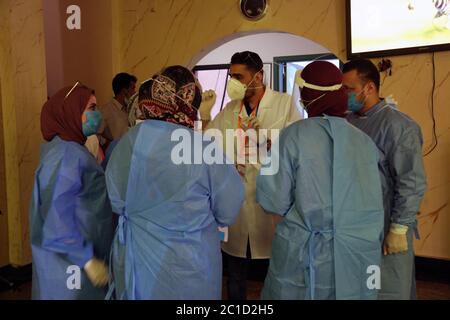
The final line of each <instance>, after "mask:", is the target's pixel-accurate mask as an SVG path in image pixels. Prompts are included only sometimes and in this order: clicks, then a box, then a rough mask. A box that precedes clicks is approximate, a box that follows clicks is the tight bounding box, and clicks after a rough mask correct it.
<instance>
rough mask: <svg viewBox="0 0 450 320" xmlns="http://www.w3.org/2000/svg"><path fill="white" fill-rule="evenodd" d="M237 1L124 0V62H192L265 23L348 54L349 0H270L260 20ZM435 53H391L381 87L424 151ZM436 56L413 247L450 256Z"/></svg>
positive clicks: (442, 61)
mask: <svg viewBox="0 0 450 320" xmlns="http://www.w3.org/2000/svg"><path fill="white" fill-rule="evenodd" d="M237 2H238V1H230V0H215V1H207V0H196V1H192V0H177V1H164V0H157V1H150V0H147V1H145V0H142V1H138V0H129V1H118V2H117V5H118V8H119V10H118V21H119V24H120V29H119V31H118V32H117V34H118V35H119V37H120V38H119V54H120V67H122V68H124V69H129V70H131V71H132V72H135V73H136V74H137V75H138V77H139V78H140V79H145V78H147V77H149V76H150V75H151V74H152V73H153V72H155V71H158V70H159V69H161V68H162V67H163V66H165V65H170V64H175V63H177V64H187V65H190V66H193V65H194V64H195V63H196V62H197V61H198V59H199V58H200V57H202V56H203V55H204V54H205V52H207V51H208V50H210V49H211V48H214V47H216V46H217V45H218V44H220V43H221V42H223V41H224V39H227V38H230V37H233V36H234V35H236V34H239V33H246V32H249V31H251V32H255V31H261V30H275V31H284V32H289V33H292V34H296V35H300V36H303V37H305V38H308V39H310V40H313V41H315V42H317V43H319V44H320V45H322V46H324V47H326V48H328V49H329V50H330V51H331V52H333V53H334V54H336V55H337V56H338V57H340V58H341V59H342V60H344V61H345V60H346V59H345V58H346V50H345V43H346V41H345V1H344V0H319V1H283V0H272V1H271V2H270V10H269V12H268V14H267V16H266V17H265V18H264V19H263V20H261V21H258V22H250V21H247V20H245V19H243V18H242V16H241V15H240V13H239V10H238V7H237V5H236V3H237ZM268 45H270V44H268ZM431 57H432V55H431V54H420V55H410V56H397V57H392V61H393V64H394V68H393V74H392V76H391V77H387V78H386V79H385V80H384V81H383V86H382V94H384V95H389V94H393V95H394V97H395V98H396V99H397V100H398V102H399V107H400V109H401V110H402V111H403V112H405V113H407V114H408V115H410V116H411V117H412V118H413V119H415V120H416V121H417V122H418V123H419V124H420V126H421V127H422V131H423V135H424V140H425V143H424V151H426V150H427V147H428V146H429V145H430V144H431V142H432V140H431V139H432V135H431V133H432V122H431V116H430V111H429V110H430V94H431V88H432V65H431ZM375 62H377V60H375ZM435 62H436V91H435V114H436V119H437V135H438V136H439V146H438V148H437V149H436V150H435V151H434V152H433V153H432V154H430V155H429V156H428V157H426V158H425V166H426V171H427V176H428V185H429V187H428V192H427V194H426V196H425V199H424V201H423V203H422V206H421V210H420V215H419V224H420V230H421V236H422V239H421V240H420V241H417V242H416V243H415V248H416V252H417V254H418V255H421V256H426V257H436V258H445V259H450V232H449V230H450V206H449V205H448V203H449V196H450V191H449V187H450V165H449V163H450V141H449V138H450V136H449V130H450V109H449V108H448V107H447V104H448V101H450V52H437V53H436V54H435Z"/></svg>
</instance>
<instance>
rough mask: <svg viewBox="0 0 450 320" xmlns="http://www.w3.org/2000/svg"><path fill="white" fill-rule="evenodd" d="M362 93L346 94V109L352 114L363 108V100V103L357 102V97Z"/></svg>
mask: <svg viewBox="0 0 450 320" xmlns="http://www.w3.org/2000/svg"><path fill="white" fill-rule="evenodd" d="M361 93H362V91H361V92H360V93H358V94H356V93H354V92H349V93H348V109H349V110H350V111H352V112H358V111H360V110H361V109H362V108H363V107H364V100H366V99H365V98H364V100H363V101H358V96H359V95H360V94H361Z"/></svg>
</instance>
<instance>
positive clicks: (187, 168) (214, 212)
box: [106, 66, 244, 300]
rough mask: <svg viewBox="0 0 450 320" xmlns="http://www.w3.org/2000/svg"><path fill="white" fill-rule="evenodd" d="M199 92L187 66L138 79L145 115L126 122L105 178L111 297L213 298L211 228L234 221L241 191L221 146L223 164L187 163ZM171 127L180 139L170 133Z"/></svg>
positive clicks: (215, 249) (217, 279)
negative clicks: (110, 220)
mask: <svg viewBox="0 0 450 320" xmlns="http://www.w3.org/2000/svg"><path fill="white" fill-rule="evenodd" d="M201 99H202V98H201V90H200V87H199V84H198V82H197V81H196V78H195V76H194V75H193V74H192V73H191V72H190V71H189V70H188V69H186V68H184V67H181V66H172V67H167V68H166V69H164V70H163V71H162V72H161V73H159V74H157V75H155V76H153V77H152V79H150V80H148V81H146V82H144V83H143V84H142V85H141V87H140V89H139V109H140V111H141V117H142V120H145V121H144V122H141V123H140V124H139V125H137V126H135V127H133V128H131V129H130V131H129V132H128V133H127V134H126V135H125V136H123V137H122V139H121V140H120V141H119V142H118V144H117V146H116V147H115V149H114V151H113V153H112V155H111V158H110V160H109V163H108V166H107V168H106V183H107V187H108V194H109V197H110V199H111V204H112V206H113V211H114V212H115V213H117V214H119V225H118V229H117V231H116V234H115V237H114V241H113V247H112V252H113V257H112V267H113V268H112V269H113V276H114V285H113V286H112V288H111V293H112V291H113V290H112V289H115V297H116V298H117V299H130V300H132V299H171V300H179V299H180V300H186V299H188V300H192V299H207V300H210V299H220V298H221V291H222V290H221V288H222V286H221V284H222V261H221V253H220V234H219V232H218V230H217V229H218V227H219V226H221V227H223V226H227V225H230V224H232V223H233V222H234V221H235V219H236V217H237V215H238V213H239V209H240V207H241V204H242V201H243V192H244V191H243V185H242V182H241V178H240V176H239V174H238V173H237V171H236V170H235V168H234V166H233V165H232V164H225V163H226V161H225V157H224V156H223V154H222V153H221V152H219V151H218V152H219V153H220V154H218V155H216V158H217V157H219V158H220V159H223V163H224V164H209V165H208V164H205V162H204V161H201V163H199V164H191V163H194V162H193V160H194V157H195V158H196V159H197V156H198V155H200V157H202V153H198V154H197V153H196V152H197V151H199V152H202V151H201V150H199V149H194V148H191V143H192V144H194V141H200V144H201V145H200V147H201V148H202V150H203V149H204V147H205V145H206V144H205V143H203V142H202V139H203V137H202V134H201V132H195V131H194V130H193V129H194V123H195V121H196V120H197V114H198V108H199V106H200V103H201ZM178 134H180V135H182V136H183V138H184V139H183V140H182V142H180V141H179V140H178V138H175V139H174V138H173V137H174V136H177V137H178V136H179V135H178ZM173 140H176V141H173ZM184 142H186V143H187V145H186V146H184V151H186V152H187V153H188V154H189V155H188V156H187V157H188V160H190V162H189V161H187V162H188V163H186V162H183V163H178V162H177V161H174V160H175V159H173V155H174V154H175V153H176V154H177V155H178V152H177V151H176V150H177V147H179V146H180V143H184ZM208 145H209V144H208ZM178 150H179V149H178ZM216 150H218V149H216Z"/></svg>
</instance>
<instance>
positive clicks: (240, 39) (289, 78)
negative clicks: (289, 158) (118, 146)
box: [189, 31, 341, 117]
mask: <svg viewBox="0 0 450 320" xmlns="http://www.w3.org/2000/svg"><path fill="white" fill-rule="evenodd" d="M241 51H253V52H256V53H258V54H259V55H260V57H261V59H262V60H263V62H264V74H265V83H266V85H267V86H269V87H270V88H272V89H273V90H276V91H280V92H287V93H288V94H291V95H292V96H293V101H294V103H295V104H296V105H297V107H298V108H299V109H300V110H302V108H301V106H300V104H299V103H298V100H299V92H298V88H296V87H295V86H294V78H295V72H296V71H297V70H298V69H303V68H304V66H306V65H307V64H308V63H310V62H311V61H314V60H318V59H320V60H328V61H330V62H332V63H334V64H336V65H337V66H340V64H341V62H340V60H339V59H338V58H337V57H336V56H335V55H334V54H333V53H332V52H330V51H329V50H328V49H327V48H325V47H323V46H322V45H320V44H318V43H316V42H314V41H311V40H309V39H307V38H304V37H301V36H297V35H293V34H290V33H285V32H274V31H267V32H264V31H255V32H252V33H239V34H235V35H233V36H231V37H226V38H224V39H222V40H220V41H218V42H217V43H214V44H212V45H210V46H208V49H207V50H202V52H201V53H200V54H198V55H196V56H195V58H194V59H192V61H191V63H190V65H189V67H191V68H192V69H194V71H195V73H196V75H197V77H198V78H199V81H200V83H201V84H202V86H203V89H204V90H210V89H212V90H214V91H215V92H216V94H217V97H218V99H217V101H216V104H215V106H214V108H213V110H212V113H211V114H212V117H215V116H216V115H217V114H218V113H219V112H220V111H221V110H222V109H223V108H224V106H225V105H226V104H227V103H228V102H229V101H230V99H229V98H228V96H227V94H226V83H227V81H228V68H229V61H230V59H231V56H232V55H233V54H234V53H235V52H241ZM302 111H303V110H302ZM304 116H306V114H304Z"/></svg>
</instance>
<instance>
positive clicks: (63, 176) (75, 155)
mask: <svg viewBox="0 0 450 320" xmlns="http://www.w3.org/2000/svg"><path fill="white" fill-rule="evenodd" d="M30 221H31V223H30V228H31V247H32V254H33V290H32V291H33V292H32V297H33V299H45V300H47V299H64V300H65V299H69V300H71V299H104V297H105V294H106V292H105V291H106V288H95V287H93V286H92V284H91V282H90V280H89V279H88V278H87V276H86V274H85V273H84V271H83V267H84V265H85V264H86V262H87V261H89V260H90V259H91V258H92V257H93V256H95V257H97V258H99V259H103V260H104V261H105V262H107V261H108V259H109V249H110V247H111V241H112V235H113V230H112V224H111V222H112V211H111V205H110V203H109V201H108V197H107V194H106V185H105V176H104V172H103V169H102V168H101V167H100V166H99V165H98V164H97V162H96V161H95V159H94V157H93V156H92V155H91V154H90V153H89V151H88V150H87V149H86V148H85V147H84V146H81V145H79V144H77V143H76V142H67V141H64V140H61V139H60V138H59V137H55V138H54V139H53V140H52V141H51V142H48V143H45V144H44V145H43V146H42V147H41V159H40V163H39V166H38V168H37V171H36V177H35V183H34V190H33V196H32V201H31V209H30ZM74 268H75V269H78V270H79V271H80V272H79V274H80V276H81V280H80V288H79V289H78V287H76V286H75V287H74V286H73V284H74V283H76V280H73V279H74V278H73V277H72V278H71V276H74V277H75V276H76V273H77V271H75V269H74ZM69 278H71V279H72V280H71V279H69ZM68 282H69V284H70V283H71V284H72V285H69V286H68Z"/></svg>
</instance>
